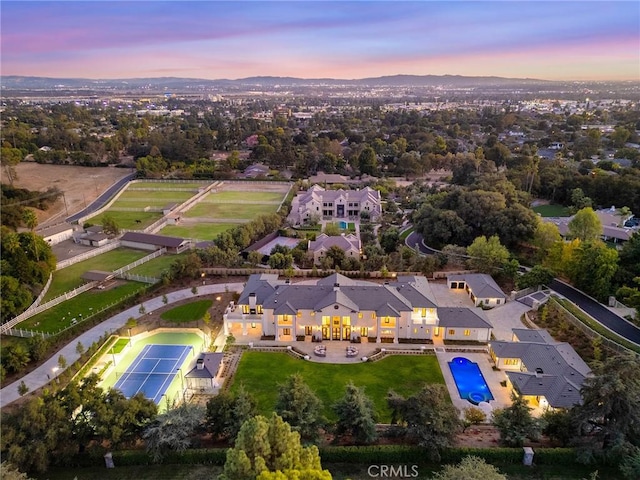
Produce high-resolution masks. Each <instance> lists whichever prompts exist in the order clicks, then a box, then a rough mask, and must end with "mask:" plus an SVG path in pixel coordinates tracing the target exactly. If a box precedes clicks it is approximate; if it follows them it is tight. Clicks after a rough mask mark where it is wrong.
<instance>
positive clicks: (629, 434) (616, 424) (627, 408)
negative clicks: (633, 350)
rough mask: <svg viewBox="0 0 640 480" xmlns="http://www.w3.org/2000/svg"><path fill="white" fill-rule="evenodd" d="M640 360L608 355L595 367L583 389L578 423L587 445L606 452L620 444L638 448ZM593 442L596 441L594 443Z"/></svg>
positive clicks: (632, 357)
mask: <svg viewBox="0 0 640 480" xmlns="http://www.w3.org/2000/svg"><path fill="white" fill-rule="evenodd" d="M638 372H640V357H638V356H636V355H632V354H628V355H622V356H611V357H609V358H608V359H607V360H606V361H605V362H604V363H598V364H596V365H595V366H594V369H593V375H592V376H589V377H587V379H586V380H585V382H584V384H583V386H582V392H581V393H582V400H583V402H582V405H580V406H578V407H576V411H577V419H578V423H579V425H580V426H581V429H582V431H583V432H584V433H586V434H588V435H589V439H590V440H589V443H590V444H591V445H593V446H596V448H597V449H601V450H603V451H605V452H607V451H611V450H612V449H614V448H615V447H618V446H620V445H621V444H623V443H627V442H628V443H632V444H634V445H635V446H640V376H639V375H638ZM594 440H595V442H594Z"/></svg>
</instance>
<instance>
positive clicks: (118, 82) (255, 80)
mask: <svg viewBox="0 0 640 480" xmlns="http://www.w3.org/2000/svg"><path fill="white" fill-rule="evenodd" d="M554 83H560V82H553V81H549V80H538V79H532V78H504V77H466V76H462V75H391V76H384V77H371V78H361V79H353V80H341V79H335V78H313V79H311V78H310V79H305V78H294V77H268V76H265V77H248V78H240V79H237V80H228V79H218V80H205V79H199V78H177V77H160V78H126V79H111V80H99V79H87V78H49V77H24V76H17V75H4V76H1V77H0V84H1V85H2V88H3V89H18V90H30V89H46V90H49V89H135V88H156V89H157V88H167V89H176V88H197V87H200V88H207V87H209V88H215V87H233V86H237V87H247V86H256V87H259V86H265V87H275V86H280V87H287V86H290V87H296V86H300V87H302V86H313V85H325V86H327V85H328V86H362V87H366V86H369V87H438V86H447V87H459V88H464V87H488V86H493V87H496V86H517V85H522V86H526V85H529V86H531V85H543V84H554Z"/></svg>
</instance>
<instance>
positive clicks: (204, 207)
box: [185, 203, 277, 219]
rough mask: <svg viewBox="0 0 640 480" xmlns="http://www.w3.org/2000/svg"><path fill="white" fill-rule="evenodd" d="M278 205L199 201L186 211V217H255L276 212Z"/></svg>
mask: <svg viewBox="0 0 640 480" xmlns="http://www.w3.org/2000/svg"><path fill="white" fill-rule="evenodd" d="M276 209H277V206H276V205H252V204H239V203H236V204H233V205H223V204H220V205H218V204H211V203H199V204H197V205H195V206H194V207H193V208H191V209H189V210H187V211H186V212H185V217H189V218H193V217H205V218H242V219H245V218H246V219H253V218H255V217H257V216H258V215H267V214H269V213H275V211H276Z"/></svg>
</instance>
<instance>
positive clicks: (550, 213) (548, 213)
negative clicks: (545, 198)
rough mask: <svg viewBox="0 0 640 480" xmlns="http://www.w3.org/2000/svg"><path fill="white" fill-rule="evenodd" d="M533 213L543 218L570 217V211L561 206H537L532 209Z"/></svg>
mask: <svg viewBox="0 0 640 480" xmlns="http://www.w3.org/2000/svg"><path fill="white" fill-rule="evenodd" d="M533 211H534V212H536V213H539V214H540V215H542V216H543V217H570V216H571V211H570V210H569V208H568V207H565V206H562V205H538V206H537V207H533Z"/></svg>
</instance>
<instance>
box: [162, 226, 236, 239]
mask: <svg viewBox="0 0 640 480" xmlns="http://www.w3.org/2000/svg"><path fill="white" fill-rule="evenodd" d="M236 226H238V224H237V223H197V224H194V225H185V224H182V225H167V226H166V227H164V228H163V229H162V230H160V232H159V233H160V235H169V236H176V237H183V238H197V239H199V240H213V239H214V238H215V237H217V236H218V235H219V234H220V233H222V232H226V231H227V230H229V229H231V228H233V227H236Z"/></svg>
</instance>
